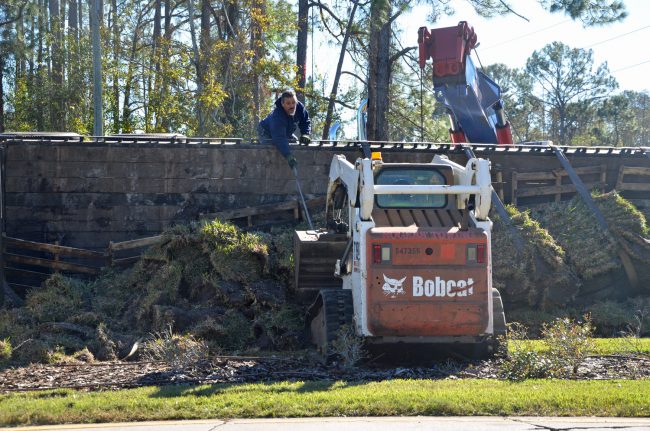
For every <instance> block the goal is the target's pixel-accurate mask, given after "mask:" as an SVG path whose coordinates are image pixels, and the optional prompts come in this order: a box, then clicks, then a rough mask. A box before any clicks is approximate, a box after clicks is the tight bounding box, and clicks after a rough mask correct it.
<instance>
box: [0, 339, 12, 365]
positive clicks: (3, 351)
mask: <svg viewBox="0 0 650 431" xmlns="http://www.w3.org/2000/svg"><path fill="white" fill-rule="evenodd" d="M12 350H13V349H12V347H11V341H9V338H5V339H4V340H0V364H3V363H5V362H8V361H9V360H10V359H11V353H12Z"/></svg>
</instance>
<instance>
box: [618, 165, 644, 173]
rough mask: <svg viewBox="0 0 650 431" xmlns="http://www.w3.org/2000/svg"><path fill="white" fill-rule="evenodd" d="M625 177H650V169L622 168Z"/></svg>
mask: <svg viewBox="0 0 650 431" xmlns="http://www.w3.org/2000/svg"><path fill="white" fill-rule="evenodd" d="M621 171H622V172H623V175H650V168H644V167H638V166H621Z"/></svg>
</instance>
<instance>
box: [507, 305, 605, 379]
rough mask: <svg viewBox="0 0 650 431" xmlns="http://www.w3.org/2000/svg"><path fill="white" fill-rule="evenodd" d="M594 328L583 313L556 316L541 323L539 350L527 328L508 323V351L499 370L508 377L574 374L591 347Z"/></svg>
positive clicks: (593, 344) (592, 347)
mask: <svg viewBox="0 0 650 431" xmlns="http://www.w3.org/2000/svg"><path fill="white" fill-rule="evenodd" d="M593 332H594V328H593V326H592V325H591V321H590V320H589V317H588V316H587V315H585V316H583V321H581V322H575V321H573V320H571V319H569V318H557V319H555V320H554V321H553V322H552V323H550V324H544V325H543V327H542V336H543V343H544V346H545V348H544V349H543V350H539V349H537V348H535V344H534V343H531V342H530V340H529V339H528V328H526V326H525V325H522V324H520V323H514V324H513V323H511V324H508V333H507V341H508V352H507V356H506V357H505V358H503V360H502V361H501V362H500V364H499V371H500V374H501V375H502V376H503V377H504V378H507V379H509V380H525V379H530V378H547V377H567V376H569V375H570V374H573V375H575V374H576V373H577V372H578V369H579V367H580V365H582V364H583V363H584V361H585V359H586V358H587V356H589V355H591V354H592V353H593V352H594V351H595V343H594V340H593V338H592V335H593Z"/></svg>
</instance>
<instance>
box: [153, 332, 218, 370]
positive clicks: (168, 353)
mask: <svg viewBox="0 0 650 431" xmlns="http://www.w3.org/2000/svg"><path fill="white" fill-rule="evenodd" d="M143 350H144V356H145V358H147V359H149V360H152V361H163V362H166V363H167V364H168V365H169V366H170V367H172V368H173V369H175V370H188V369H192V368H195V367H197V366H198V365H199V364H200V363H201V362H203V361H205V360H207V359H208V346H207V345H206V344H205V343H204V342H203V341H201V340H199V339H196V338H194V336H192V335H189V334H185V335H179V334H175V333H174V332H173V331H172V327H171V326H169V327H168V328H167V329H166V330H165V331H162V332H158V333H154V334H153V338H152V339H151V340H149V341H147V342H146V343H145V344H144V346H143Z"/></svg>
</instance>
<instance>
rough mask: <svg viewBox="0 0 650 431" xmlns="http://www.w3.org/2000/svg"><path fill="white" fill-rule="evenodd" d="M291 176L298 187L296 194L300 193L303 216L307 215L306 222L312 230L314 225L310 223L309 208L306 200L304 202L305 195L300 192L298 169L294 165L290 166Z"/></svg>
mask: <svg viewBox="0 0 650 431" xmlns="http://www.w3.org/2000/svg"><path fill="white" fill-rule="evenodd" d="M291 171H292V172H293V176H294V177H296V188H297V189H298V194H299V195H300V202H302V209H303V211H304V212H305V217H307V223H309V229H311V230H314V225H313V224H312V223H311V217H310V216H309V210H308V209H307V202H305V196H303V194H302V189H301V188H300V180H298V169H296V167H295V166H294V167H293V168H291Z"/></svg>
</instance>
